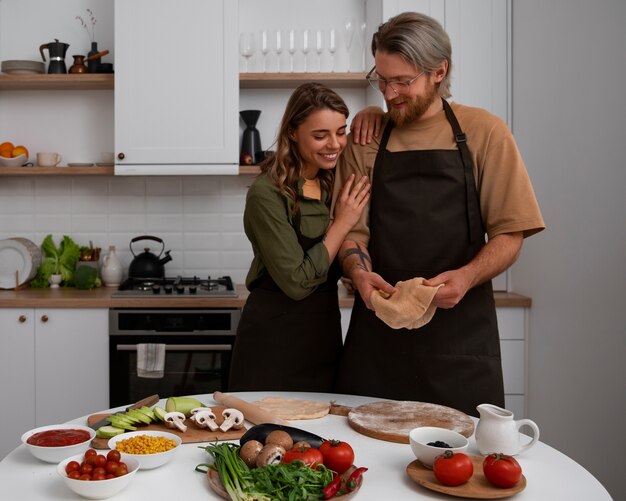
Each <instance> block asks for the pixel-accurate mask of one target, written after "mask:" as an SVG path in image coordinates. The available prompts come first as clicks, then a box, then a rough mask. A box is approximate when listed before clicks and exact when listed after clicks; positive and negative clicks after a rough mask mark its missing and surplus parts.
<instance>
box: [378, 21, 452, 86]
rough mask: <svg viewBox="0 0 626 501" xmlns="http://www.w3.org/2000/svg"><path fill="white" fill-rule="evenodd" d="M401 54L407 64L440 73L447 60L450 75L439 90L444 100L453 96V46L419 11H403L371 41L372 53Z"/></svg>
mask: <svg viewBox="0 0 626 501" xmlns="http://www.w3.org/2000/svg"><path fill="white" fill-rule="evenodd" d="M377 50H380V51H382V52H388V53H390V54H398V55H399V56H400V57H401V58H402V59H404V60H405V61H406V62H408V63H410V64H413V65H415V66H417V67H418V68H421V69H422V70H425V71H426V72H429V73H430V72H433V71H435V70H437V69H438V68H439V66H440V64H441V62H442V61H448V72H447V73H446V76H445V77H444V79H443V80H442V81H441V83H440V84H439V87H438V93H439V95H440V96H441V97H444V98H447V97H450V95H451V94H450V74H451V72H452V45H451V44H450V38H449V37H448V34H447V33H446V31H445V30H444V29H443V26H441V24H440V23H439V22H438V21H437V20H435V19H433V18H432V17H429V16H426V15H424V14H420V13H418V12H403V13H402V14H398V15H397V16H395V17H392V18H391V19H389V20H388V21H387V22H386V23H383V24H381V25H380V26H379V27H378V31H377V32H376V33H374V36H373V38H372V54H373V55H374V56H376V51H377Z"/></svg>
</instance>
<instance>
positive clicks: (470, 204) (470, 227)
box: [441, 99, 484, 244]
mask: <svg viewBox="0 0 626 501" xmlns="http://www.w3.org/2000/svg"><path fill="white" fill-rule="evenodd" d="M441 101H442V102H443V110H444V111H445V113H446V117H447V118H448V122H449V123H450V126H451V127H452V132H454V140H455V142H456V145H457V148H458V149H459V153H460V154H461V162H462V163H463V172H464V174H465V202H466V204H467V231H468V235H469V241H470V243H472V244H473V243H475V242H477V241H478V239H482V238H484V237H483V236H482V235H481V233H482V234H483V235H484V229H483V224H482V217H481V216H480V204H479V202H478V192H477V190H476V184H475V181H474V172H473V165H474V162H473V161H472V156H471V155H470V151H469V148H468V147H467V137H466V136H465V133H464V132H463V131H462V130H461V126H460V125H459V122H458V121H457V119H456V116H455V114H454V112H453V111H452V108H451V107H450V105H449V104H448V101H446V100H445V99H441ZM472 221H477V222H478V223H479V224H478V225H474V224H472Z"/></svg>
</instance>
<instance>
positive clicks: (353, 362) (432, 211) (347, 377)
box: [336, 100, 504, 415]
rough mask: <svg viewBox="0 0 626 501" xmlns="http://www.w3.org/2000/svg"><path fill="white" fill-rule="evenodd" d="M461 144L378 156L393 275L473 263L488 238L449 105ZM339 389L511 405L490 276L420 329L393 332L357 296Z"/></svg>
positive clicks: (376, 177) (381, 256) (376, 219)
mask: <svg viewBox="0 0 626 501" xmlns="http://www.w3.org/2000/svg"><path fill="white" fill-rule="evenodd" d="M443 105H444V111H445V113H446V117H447V119H448V122H449V123H450V125H451V127H452V130H453V132H454V135H455V140H456V142H457V147H458V150H456V151H455V150H418V151H401V152H389V151H387V149H386V148H387V142H388V140H389V136H390V135H391V131H392V129H393V124H392V123H391V122H390V123H389V124H388V125H387V127H386V128H385V131H384V132H383V137H382V140H381V144H380V149H379V151H378V154H377V156H376V163H375V166H374V173H373V180H372V197H371V200H372V202H371V208H370V229H371V238H370V242H369V251H370V255H371V258H372V266H373V270H374V271H375V272H377V273H378V274H380V275H381V276H382V277H383V278H384V279H385V280H386V281H387V282H389V283H391V284H395V283H396V282H397V281H399V280H410V279H411V278H414V277H424V278H432V277H434V276H436V275H438V274H439V273H441V272H443V271H446V270H452V269H456V268H459V267H461V266H463V265H465V264H467V263H468V262H469V261H471V259H472V258H473V257H474V256H475V255H476V254H477V253H478V251H479V250H480V249H481V248H482V247H483V245H484V244H485V240H484V228H483V224H482V219H481V215H480V205H479V202H478V194H477V192H476V187H475V182H474V175H473V171H472V165H473V162H472V159H471V156H470V154H469V150H468V148H467V145H466V139H465V135H464V134H463V132H462V131H461V128H460V126H459V124H458V122H457V120H456V117H455V116H454V113H453V112H452V109H451V108H450V106H449V105H448V103H447V102H446V101H445V100H443ZM336 391H338V392H340V393H348V394H359V395H372V396H378V397H384V398H390V399H396V400H416V401H422V402H431V403H436V404H440V405H447V406H450V407H453V408H456V409H459V410H461V411H463V412H466V413H468V414H472V415H477V411H476V406H477V405H478V404H481V403H484V402H489V403H492V404H496V405H499V406H503V405H504V391H503V382H502V367H501V360H500V342H499V338H498V328H497V321H496V312H495V303H494V299H493V290H492V286H491V282H490V281H489V282H487V283H485V284H482V285H479V286H477V287H474V288H473V289H471V290H469V291H468V292H467V294H466V295H465V297H464V298H463V299H462V300H461V301H460V302H459V304H457V305H456V306H455V307H454V308H451V309H441V308H438V309H437V311H436V312H435V316H434V317H433V319H432V320H431V321H430V323H428V324H427V325H425V326H424V327H422V328H420V329H417V330H407V329H399V330H395V329H391V328H390V327H388V326H387V325H386V324H385V323H383V321H382V320H380V319H378V318H377V317H376V315H375V314H374V312H373V311H371V310H368V309H367V307H366V306H365V304H364V303H363V301H362V299H361V298H360V296H359V295H358V293H357V294H356V296H355V304H354V308H353V310H352V317H351V321H350V327H349V330H348V334H347V337H346V343H345V346H344V353H343V358H342V361H341V366H340V370H339V376H338V382H337V386H336Z"/></svg>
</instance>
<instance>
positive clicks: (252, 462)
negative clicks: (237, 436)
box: [239, 440, 263, 468]
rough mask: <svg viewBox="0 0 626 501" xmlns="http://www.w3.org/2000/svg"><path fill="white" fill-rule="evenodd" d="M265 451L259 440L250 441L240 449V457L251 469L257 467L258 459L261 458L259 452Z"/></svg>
mask: <svg viewBox="0 0 626 501" xmlns="http://www.w3.org/2000/svg"><path fill="white" fill-rule="evenodd" d="M261 449H263V444H262V443H261V442H259V441H258V440H248V441H247V442H246V443H245V444H243V445H242V446H241V449H239V457H240V458H241V459H243V462H244V463H246V464H247V465H248V466H249V467H250V468H254V467H255V466H256V458H257V457H258V456H259V452H261Z"/></svg>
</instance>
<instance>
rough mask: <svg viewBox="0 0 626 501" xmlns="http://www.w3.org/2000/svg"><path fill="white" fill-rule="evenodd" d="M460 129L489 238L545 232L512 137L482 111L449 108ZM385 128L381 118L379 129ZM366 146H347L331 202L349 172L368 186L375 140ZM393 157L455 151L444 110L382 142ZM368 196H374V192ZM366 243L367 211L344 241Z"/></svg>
mask: <svg viewBox="0 0 626 501" xmlns="http://www.w3.org/2000/svg"><path fill="white" fill-rule="evenodd" d="M451 107H452V110H453V111H454V114H455V115H456V117H457V120H458V122H459V124H460V126H461V129H462V130H463V132H464V133H465V135H466V136H467V146H468V148H469V150H470V154H471V155H472V160H473V161H474V179H475V181H476V187H477V190H478V193H479V197H480V210H481V214H482V218H483V223H484V226H485V231H486V232H487V236H488V238H490V239H491V238H493V237H495V236H496V235H500V234H502V233H513V232H518V231H522V232H523V234H524V237H528V236H530V235H533V234H534V233H537V232H539V231H541V230H542V229H544V228H545V225H544V222H543V217H542V216H541V211H540V210H539V205H538V204H537V199H536V198H535V193H534V191H533V187H532V185H531V183H530V179H529V177H528V172H527V171H526V166H525V165H524V161H523V160H522V157H521V155H520V153H519V150H518V149H517V145H516V144H515V140H514V139H513V135H512V134H511V132H510V130H509V128H508V127H507V126H506V124H505V123H504V122H503V121H502V120H501V119H499V118H498V117H496V116H495V115H492V114H491V113H489V112H488V111H486V110H483V109H480V108H472V107H469V106H463V105H460V104H456V103H451ZM386 123H387V117H385V120H384V123H383V127H382V129H381V130H384V127H385V125H386ZM381 137H382V132H381V134H379V137H378V138H374V139H373V140H372V142H371V143H370V144H368V145H365V146H361V145H357V144H354V143H353V141H352V139H351V138H349V139H348V146H347V147H346V149H345V151H344V152H343V154H342V155H341V157H340V159H339V163H338V165H337V170H336V177H335V188H334V193H333V207H334V201H335V200H336V198H337V197H338V196H339V192H340V190H341V187H342V186H343V185H344V183H345V180H346V179H347V178H348V176H349V175H350V174H352V173H355V174H356V179H357V180H358V179H360V177H361V176H363V175H367V176H369V178H370V181H372V171H373V168H374V161H375V160H376V154H377V153H378V148H379V145H380V138H381ZM387 149H388V150H389V151H392V152H396V151H406V150H436V149H439V150H442V149H443V150H456V149H457V146H456V143H455V141H454V134H453V133H452V128H451V126H450V124H449V122H448V120H447V118H446V116H445V113H444V111H443V110H441V111H440V112H438V113H437V114H436V115H435V116H433V117H429V118H426V119H424V120H419V121H417V122H414V123H412V124H409V125H407V126H405V127H401V128H398V127H395V128H394V129H393V131H392V133H391V137H390V138H389V142H388V143H387ZM373 196H376V194H375V193H374V194H373ZM346 239H348V240H355V241H358V242H363V243H365V244H367V243H368V242H369V226H368V211H363V214H362V215H361V218H360V220H359V222H358V223H357V224H356V225H355V226H354V228H352V231H351V232H350V233H349V234H348V236H347V237H346Z"/></svg>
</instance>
